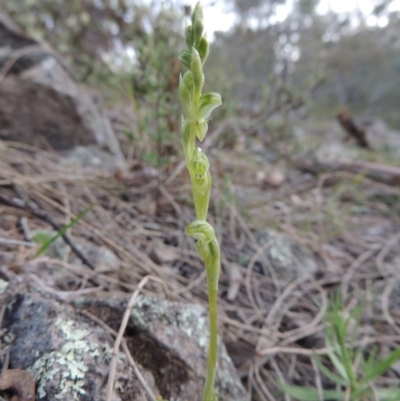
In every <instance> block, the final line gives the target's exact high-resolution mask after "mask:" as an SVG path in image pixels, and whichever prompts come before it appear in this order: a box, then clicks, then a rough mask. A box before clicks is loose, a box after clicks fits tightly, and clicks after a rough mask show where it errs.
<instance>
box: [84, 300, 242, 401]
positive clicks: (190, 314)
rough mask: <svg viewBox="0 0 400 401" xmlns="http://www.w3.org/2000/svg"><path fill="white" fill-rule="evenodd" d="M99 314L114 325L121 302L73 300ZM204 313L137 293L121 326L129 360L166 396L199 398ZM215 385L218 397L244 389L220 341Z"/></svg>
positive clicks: (237, 400)
mask: <svg viewBox="0 0 400 401" xmlns="http://www.w3.org/2000/svg"><path fill="white" fill-rule="evenodd" d="M77 304H78V305H79V306H80V307H85V309H88V310H89V311H90V312H91V313H93V314H95V315H101V318H102V319H103V320H105V321H106V322H107V323H108V324H109V325H110V326H113V325H114V326H115V327H113V328H114V329H116V330H117V329H118V326H119V320H116V319H115V316H121V314H122V313H123V311H124V308H125V305H124V304H122V303H121V301H120V300H117V299H108V300H102V301H98V300H95V301H94V300H90V299H89V298H86V299H84V300H81V301H77ZM208 336H209V330H208V314H207V311H206V310H205V308H203V307H201V306H199V305H186V304H182V303H179V302H173V301H169V300H159V299H157V298H153V297H149V296H139V297H138V299H137V301H136V303H135V306H134V308H133V310H132V314H131V319H130V322H129V324H128V328H127V336H126V338H127V340H128V344H129V347H130V349H131V352H132V355H133V357H134V358H135V360H136V361H137V362H138V363H139V364H140V365H141V366H143V367H144V368H146V369H147V370H148V371H150V372H151V373H152V375H153V377H154V380H155V383H156V386H157V388H158V390H159V392H160V394H161V395H162V396H163V397H164V399H167V400H171V401H172V400H173V401H189V400H190V401H201V395H202V391H203V386H204V380H205V373H206V363H207V350H208ZM216 389H217V394H218V397H219V398H218V399H219V401H246V400H247V396H246V392H245V390H244V388H243V386H242V384H241V382H240V379H239V377H238V376H237V373H236V370H235V368H234V366H233V364H232V361H231V359H230V357H229V356H228V354H227V352H226V349H225V346H224V344H223V343H220V345H219V358H218V373H217V378H216Z"/></svg>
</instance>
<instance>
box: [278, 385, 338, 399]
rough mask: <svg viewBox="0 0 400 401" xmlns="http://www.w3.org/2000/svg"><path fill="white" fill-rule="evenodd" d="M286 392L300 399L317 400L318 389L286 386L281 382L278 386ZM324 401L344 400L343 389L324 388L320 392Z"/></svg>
mask: <svg viewBox="0 0 400 401" xmlns="http://www.w3.org/2000/svg"><path fill="white" fill-rule="evenodd" d="M279 387H280V388H281V389H282V390H283V391H284V392H285V393H286V394H288V395H290V396H291V397H293V398H296V399H297V400H300V401H319V395H318V390H317V389H316V388H314V387H300V386H288V385H286V384H283V383H281V384H280V386H279ZM322 397H323V399H324V401H330V400H344V399H345V398H344V397H345V394H344V392H343V391H336V390H324V391H323V392H322Z"/></svg>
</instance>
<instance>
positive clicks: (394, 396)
mask: <svg viewBox="0 0 400 401" xmlns="http://www.w3.org/2000/svg"><path fill="white" fill-rule="evenodd" d="M375 392H376V395H377V396H378V398H379V400H380V401H399V400H400V389H398V388H397V389H396V388H375Z"/></svg>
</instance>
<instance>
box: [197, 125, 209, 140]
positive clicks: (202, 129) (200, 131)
mask: <svg viewBox="0 0 400 401" xmlns="http://www.w3.org/2000/svg"><path fill="white" fill-rule="evenodd" d="M207 131H208V122H207V121H206V120H200V121H197V125H196V136H197V138H198V139H199V141H201V142H202V141H203V139H204V137H205V136H206V134H207Z"/></svg>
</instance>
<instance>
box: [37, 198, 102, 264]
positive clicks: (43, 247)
mask: <svg viewBox="0 0 400 401" xmlns="http://www.w3.org/2000/svg"><path fill="white" fill-rule="evenodd" d="M93 206H94V205H91V206H89V207H87V208H86V209H85V210H84V211H82V212H80V213H79V214H78V215H77V216H76V217H75V218H74V219H72V220H71V222H70V223H69V224H67V225H65V226H64V227H62V228H61V229H60V231H59V232H58V233H57V234H56V235H54V236H53V237H51V238H50V239H48V240H47V241H45V242H44V243H43V244H42V246H41V247H40V248H39V250H38V251H37V252H36V253H35V256H34V258H36V257H38V256H39V255H40V254H42V253H43V252H44V251H45V250H46V249H47V248H48V247H49V246H50V245H51V244H52V243H53V242H54V241H56V240H57V238H59V237H61V236H62V235H64V234H65V233H66V232H67V230H69V229H70V228H71V227H73V226H74V225H75V224H76V223H77V222H78V221H79V220H81V219H82V218H83V217H84V216H85V215H86V213H88V212H89V211H90V210H92V209H93Z"/></svg>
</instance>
